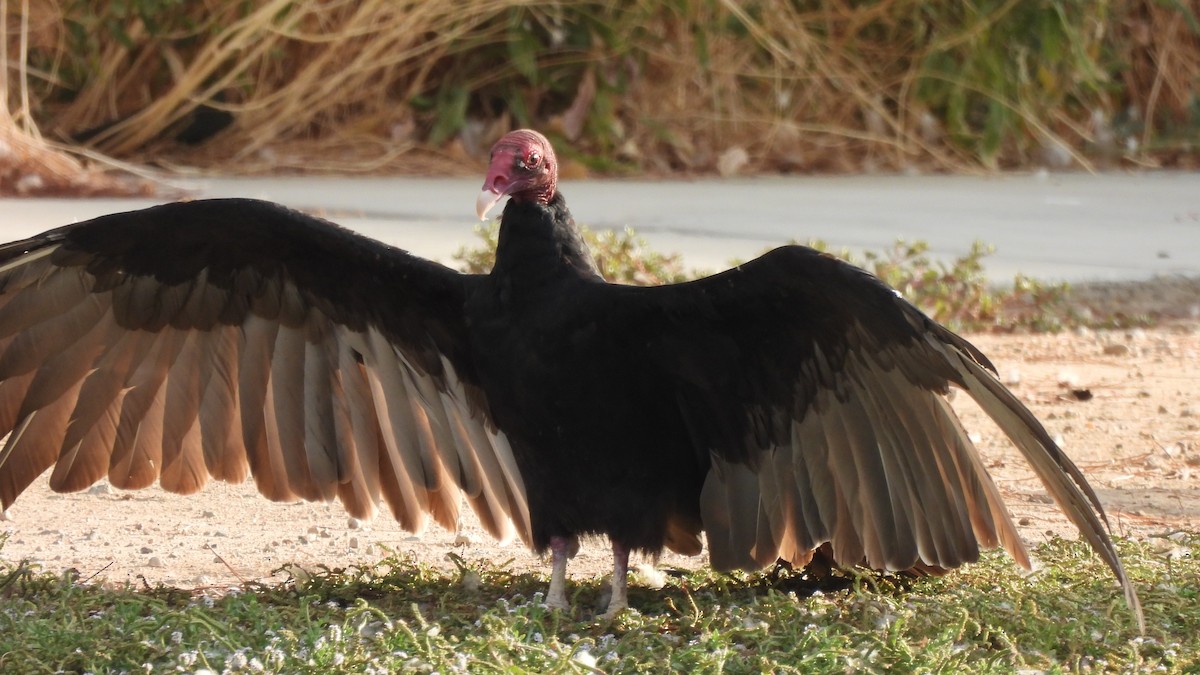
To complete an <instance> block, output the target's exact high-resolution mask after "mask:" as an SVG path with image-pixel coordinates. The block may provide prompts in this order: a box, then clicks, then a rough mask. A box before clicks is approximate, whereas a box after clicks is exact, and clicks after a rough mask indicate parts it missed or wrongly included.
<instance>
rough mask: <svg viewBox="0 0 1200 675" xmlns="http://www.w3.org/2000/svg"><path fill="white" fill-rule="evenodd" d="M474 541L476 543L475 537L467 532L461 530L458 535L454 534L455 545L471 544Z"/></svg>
mask: <svg viewBox="0 0 1200 675" xmlns="http://www.w3.org/2000/svg"><path fill="white" fill-rule="evenodd" d="M474 543H475V537H472V536H471V535H469V534H467V533H466V532H459V533H458V534H457V535H455V536H454V545H455V546H470V545H472V544H474Z"/></svg>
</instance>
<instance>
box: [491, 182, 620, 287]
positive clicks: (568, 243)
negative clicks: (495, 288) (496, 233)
mask: <svg viewBox="0 0 1200 675" xmlns="http://www.w3.org/2000/svg"><path fill="white" fill-rule="evenodd" d="M492 274H493V275H502V276H505V277H508V278H510V279H514V280H520V281H522V282H526V283H539V282H545V281H546V280H548V279H550V278H552V277H561V276H563V275H569V276H576V277H584V278H599V276H600V271H599V270H598V269H597V267H596V261H595V258H593V257H592V252H591V251H590V250H588V247H587V244H586V243H584V241H583V236H582V235H581V234H580V232H579V228H578V227H576V226H575V219H574V218H572V217H571V212H570V211H569V210H568V209H567V202H566V200H564V199H563V196H562V194H561V193H557V194H555V195H554V197H552V198H551V199H550V203H549V204H537V203H534V202H523V201H512V200H510V201H509V203H508V205H507V206H506V207H505V208H504V215H503V217H501V218H500V240H499V241H498V242H497V244H496V265H495V266H494V267H493V268H492Z"/></svg>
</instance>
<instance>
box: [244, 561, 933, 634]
mask: <svg viewBox="0 0 1200 675" xmlns="http://www.w3.org/2000/svg"><path fill="white" fill-rule="evenodd" d="M450 559H451V560H452V561H453V562H454V563H455V565H456V569H454V570H451V571H445V570H441V569H436V568H433V567H430V566H428V565H425V564H422V563H419V562H416V561H414V560H412V559H409V558H406V557H402V556H393V557H389V558H386V559H384V560H383V561H381V562H379V563H376V564H373V565H370V566H352V567H349V568H325V567H322V568H318V569H315V570H301V569H300V568H298V567H295V566H290V565H289V566H285V567H283V568H280V570H278V572H279V573H282V574H283V575H284V576H285V580H284V581H283V582H282V583H273V584H261V585H260V584H251V585H250V586H251V587H253V588H247V590H254V591H256V592H259V593H261V594H263V595H265V596H267V598H268V599H270V598H275V599H276V601H280V602H296V601H303V602H309V603H310V604H311V601H312V600H314V599H315V600H320V602H321V603H322V604H324V605H325V606H328V607H331V608H332V607H340V608H350V607H352V606H354V605H356V604H357V603H360V602H364V601H365V602H367V603H369V604H370V605H372V606H373V607H375V608H377V609H379V610H381V611H383V612H385V613H388V614H390V615H393V616H403V615H405V614H410V613H412V612H418V613H420V614H421V615H422V616H423V617H425V618H426V619H433V618H434V617H446V618H453V617H459V618H463V617H478V616H480V615H481V614H483V613H486V612H489V611H501V612H506V613H510V614H511V613H514V612H530V613H532V614H535V615H539V616H543V615H545V616H548V615H550V614H551V613H552V610H550V609H549V608H548V607H547V606H546V605H545V602H544V599H545V592H546V588H547V585H548V577H547V576H546V575H545V574H543V573H539V572H527V571H525V572H515V571H512V570H511V566H512V561H506V562H499V563H493V562H490V561H477V562H471V563H468V562H466V561H463V560H462V559H461V558H458V557H457V556H454V555H453V554H451V556H450ZM662 572H663V573H664V576H665V577H666V579H665V583H663V584H662V586H661V587H649V586H646V585H644V584H643V583H640V582H639V580H638V579H637V578H634V579H632V580H631V583H630V586H629V606H630V607H632V608H634V609H636V610H637V611H638V612H639V613H641V614H642V615H645V616H656V615H667V616H672V615H674V616H678V615H681V614H687V613H696V612H700V611H703V610H702V609H701V608H702V607H711V606H713V605H721V606H733V605H740V604H747V603H750V602H753V601H754V599H755V598H757V597H762V596H766V595H769V594H771V593H780V594H785V595H790V596H793V597H796V598H807V597H809V596H812V595H816V594H838V593H843V592H851V591H853V590H854V589H860V588H861V589H869V590H870V591H871V592H878V593H884V594H889V593H903V592H905V590H906V589H907V588H908V585H909V581H910V580H907V579H904V578H900V577H879V576H876V575H871V574H864V573H859V572H856V571H853V570H849V571H847V570H807V569H805V570H792V569H791V568H790V567H789V566H787V565H784V564H780V565H776V566H775V567H774V568H772V569H769V570H766V571H764V572H758V573H741V572H739V573H732V574H724V573H718V572H715V571H713V570H710V569H700V570H687V569H675V568H666V569H663V570H662ZM609 592H610V591H609V579H607V578H590V579H572V580H571V581H569V582H568V586H567V593H568V599H569V601H570V604H571V609H570V610H569V611H568V612H566V613H565V615H560V616H559V617H558V618H559V619H561V620H562V625H572V626H576V627H577V626H578V625H579V624H580V623H583V624H588V623H593V624H594V623H598V622H599V623H607V622H608V620H607V619H605V618H604V616H603V615H604V611H605V607H606V605H607V603H608V598H609ZM472 620H474V619H472Z"/></svg>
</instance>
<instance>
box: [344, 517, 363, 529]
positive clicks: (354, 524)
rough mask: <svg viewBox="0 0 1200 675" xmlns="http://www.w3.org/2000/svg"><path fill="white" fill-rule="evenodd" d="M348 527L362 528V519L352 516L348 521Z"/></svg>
mask: <svg viewBox="0 0 1200 675" xmlns="http://www.w3.org/2000/svg"><path fill="white" fill-rule="evenodd" d="M346 528H347V529H351V530H357V529H360V528H362V521H361V520H359V519H358V518H351V519H349V520H347V521H346Z"/></svg>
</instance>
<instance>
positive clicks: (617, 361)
mask: <svg viewBox="0 0 1200 675" xmlns="http://www.w3.org/2000/svg"><path fill="white" fill-rule="evenodd" d="M556 177H557V176H556V166H555V159H554V153H553V149H552V148H551V147H550V145H549V143H548V142H546V140H545V139H544V138H543V137H541V136H540V135H538V134H536V133H534V132H529V131H519V132H513V133H512V134H509V135H508V136H506V137H505V138H504V139H501V141H500V142H499V143H497V145H496V147H495V148H494V150H493V154H492V163H491V167H490V170H489V173H488V177H487V179H486V181H485V184H484V191H483V193H482V194H481V195H480V198H479V200H478V202H477V208H478V210H479V211H480V214H481V216H482V215H483V214H484V213H486V211H487V210H488V209H489V208H490V207H491V206H492V205H494V204H495V203H496V202H497V201H498V200H499V199H500V198H502V197H503V196H506V195H507V196H510V197H511V199H510V201H509V203H508V205H507V206H506V208H505V210H504V215H503V217H502V220H501V232H500V240H499V245H498V249H497V254H496V264H495V268H494V269H493V270H492V272H491V273H490V274H487V275H467V274H460V273H458V272H455V271H453V270H450V269H448V268H446V267H443V266H441V265H437V264H435V263H432V262H428V261H425V260H422V259H420V258H418V257H415V256H413V255H410V254H408V253H406V252H404V251H401V250H398V249H394V248H390V247H387V246H384V245H382V244H380V243H378V242H375V241H372V240H369V239H366V238H364V237H361V236H358V235H356V234H353V233H350V232H348V231H345V230H342V229H340V228H338V227H336V226H334V225H332V224H330V223H327V222H324V221H321V220H318V219H315V218H311V217H309V216H305V215H302V214H299V213H296V212H293V211H290V210H287V209H284V208H282V207H279V206H277V205H273V204H268V203H264V202H257V201H250V200H217V201H198V202H188V203H179V204H170V205H165V206H160V207H155V208H152V209H147V210H143V211H136V212H132V213H124V214H116V215H111V216H105V217H102V218H97V219H95V220H92V221H88V222H85V223H79V224H76V225H71V226H67V227H64V228H60V229H57V230H53V231H50V232H47V233H44V234H42V235H39V236H37V237H33V238H31V239H28V240H25V241H21V242H15V243H12V244H8V245H6V246H3V247H0V430H3V431H6V432H7V431H10V430H11V431H12V434H11V435H10V437H9V440H8V442H7V444H6V445H5V447H4V449H3V450H2V451H0V501H2V502H3V505H4V506H5V507H7V506H8V505H9V504H11V503H12V501H13V500H14V499H15V498H16V497H17V496H18V495H19V494H20V492H21V491H22V490H23V489H24V488H25V487H27V486H28V484H29V483H30V482H31V481H32V480H33V479H34V478H36V477H37V476H38V475H39V474H41V473H42V472H43V471H45V470H46V469H48V468H50V467H52V466H53V467H54V469H53V474H52V476H51V485H52V487H54V488H55V489H57V490H78V489H82V488H85V487H87V486H88V485H90V484H91V483H93V482H94V481H96V480H98V479H99V478H101V477H103V476H105V475H107V476H108V477H109V479H110V480H111V481H112V482H113V484H114V485H116V486H118V487H128V488H136V487H143V486H145V485H149V484H151V483H153V482H154V481H155V480H159V481H161V483H162V484H163V486H164V487H165V488H167V489H169V490H174V491H177V492H185V493H186V492H194V491H196V490H198V489H200V487H201V486H202V485H203V483H204V482H205V480H206V479H207V477H208V476H210V475H211V476H214V477H217V478H220V479H224V480H240V479H242V478H244V477H245V476H246V475H247V474H249V475H252V476H253V477H254V480H255V481H256V483H257V485H258V487H259V489H260V491H262V492H263V493H264V494H265V495H266V496H268V497H270V498H272V499H280V500H286V499H310V500H329V499H333V498H340V499H341V501H342V502H343V503H344V504H345V506H346V508H347V510H349V511H350V512H351V513H352V514H354V515H356V516H360V517H362V516H368V515H371V514H372V513H373V511H374V509H375V507H376V505H377V504H379V503H386V504H387V505H388V507H389V508H390V509H391V511H392V513H393V515H395V517H396V518H397V519H398V520H399V521H400V522H401V524H402V525H403V526H404V527H406V528H408V529H410V530H417V529H419V528H421V527H422V526H423V524H424V522H425V520H426V518H427V517H432V518H433V519H434V520H436V521H437V522H439V523H440V524H442V525H444V526H446V527H453V526H454V524H455V522H456V521H457V518H458V514H459V507H460V502H461V501H462V500H463V499H464V498H465V499H466V500H467V502H468V503H469V504H470V505H471V507H472V508H473V509H474V510H475V512H476V513H478V514H479V516H480V518H481V520H482V521H483V523H484V525H485V527H486V528H487V529H488V530H489V531H490V532H491V533H492V534H494V535H495V536H497V537H502V538H503V537H507V536H512V535H517V536H520V537H521V538H522V539H523V540H524V541H525V542H526V543H527V544H529V545H530V546H531V547H533V548H534V549H536V550H539V551H544V550H547V549H548V550H550V551H551V552H552V553H553V557H554V573H553V574H552V577H551V589H550V594H549V596H548V601H549V602H550V604H552V605H554V606H559V607H565V606H566V597H565V586H564V583H565V568H566V561H567V557H568V556H569V555H571V553H572V551H573V549H574V548H575V547H576V546H577V545H578V538H579V537H580V536H583V535H589V534H600V535H607V536H608V537H609V538H610V539H611V540H612V542H613V551H614V558H615V573H616V574H615V575H614V594H613V600H612V603H611V604H610V608H609V611H610V613H611V612H615V611H617V610H619V609H620V608H621V607H623V606H624V603H625V586H624V584H625V581H624V579H625V569H626V565H627V560H628V555H629V553H630V551H634V550H639V551H645V552H648V553H651V554H655V553H658V552H660V551H661V550H662V549H664V548H671V549H673V550H676V551H680V552H683V553H689V554H695V553H699V552H700V551H701V548H702V545H703V543H704V542H705V541H706V542H707V545H708V548H709V552H710V556H711V561H712V564H713V565H714V566H715V567H717V568H719V569H734V568H743V569H759V568H762V567H764V566H766V565H769V564H772V563H773V562H775V561H776V560H777V559H780V558H782V559H785V560H787V561H789V562H791V563H793V564H797V565H804V564H807V563H809V562H810V561H811V560H812V558H813V555H814V551H816V550H817V549H822V550H824V551H826V552H827V553H826V554H827V555H828V556H829V557H831V558H832V559H833V561H834V562H836V563H837V564H841V565H856V564H863V565H868V566H870V567H874V568H878V569H886V570H935V571H936V570H941V569H948V568H952V567H956V566H958V565H960V564H963V563H965V562H970V561H973V560H975V559H976V558H977V557H978V553H979V550H980V548H981V547H990V546H996V545H1003V546H1004V547H1005V548H1006V549H1008V550H1009V551H1010V552H1011V553H1012V555H1013V556H1014V557H1015V558H1016V559H1017V560H1018V561H1019V562H1020V563H1022V564H1024V565H1028V564H1029V561H1028V558H1027V555H1026V553H1025V549H1024V546H1023V544H1022V542H1021V540H1020V538H1019V537H1018V535H1017V533H1016V531H1015V528H1014V527H1013V524H1012V522H1011V519H1010V517H1009V515H1008V513H1007V511H1006V509H1005V507H1004V505H1003V503H1002V502H1001V500H1000V497H999V494H998V493H997V491H996V489H995V486H994V485H993V484H992V482H991V479H990V478H989V477H988V475H987V472H986V470H985V469H984V467H983V464H982V461H981V460H980V457H979V455H978V453H977V451H976V449H975V448H974V446H973V444H972V443H971V442H970V440H969V439H968V438H967V435H966V432H965V431H964V430H963V429H962V427H961V425H960V424H959V422H958V419H957V417H956V416H955V414H954V412H953V411H952V410H951V409H950V407H949V405H948V404H947V403H946V400H945V398H944V396H943V395H944V394H945V393H947V392H948V391H949V389H950V388H951V387H957V388H959V389H963V390H965V391H966V392H967V393H968V394H970V395H971V396H972V397H974V398H975V399H976V400H977V401H978V402H979V403H980V405H981V407H982V408H983V410H984V411H985V412H987V413H988V414H989V415H991V416H992V417H993V418H994V419H995V420H996V421H997V423H998V424H999V426H1000V428H1001V429H1002V430H1003V431H1004V432H1005V433H1006V434H1008V435H1009V436H1010V438H1012V440H1013V442H1014V443H1015V444H1016V445H1017V447H1018V448H1020V450H1021V451H1022V452H1023V453H1024V454H1025V456H1026V457H1027V458H1028V459H1029V460H1030V462H1031V464H1032V465H1033V467H1034V469H1035V470H1036V471H1037V473H1038V475H1039V476H1040V477H1041V478H1042V480H1043V481H1044V482H1045V484H1046V486H1047V489H1048V490H1049V492H1050V493H1051V494H1052V495H1053V496H1054V497H1055V499H1056V500H1057V501H1058V502H1059V504H1060V505H1061V506H1062V507H1063V509H1064V511H1065V512H1066V514H1067V515H1068V516H1069V517H1070V518H1071V519H1072V520H1073V521H1074V522H1075V523H1076V525H1078V526H1079V528H1080V530H1081V532H1082V533H1083V535H1084V536H1085V538H1086V539H1087V540H1088V541H1089V543H1090V544H1091V545H1092V547H1093V548H1094V549H1095V550H1096V551H1097V553H1098V554H1099V555H1100V556H1101V557H1102V558H1103V559H1104V560H1105V561H1106V562H1107V563H1108V565H1109V566H1110V567H1111V568H1112V570H1113V572H1114V574H1115V575H1116V576H1117V578H1118V580H1119V581H1120V582H1121V584H1122V585H1123V587H1124V589H1125V594H1126V597H1127V599H1128V600H1129V602H1130V604H1131V606H1133V607H1134V608H1135V611H1138V610H1137V607H1138V605H1137V596H1136V593H1135V592H1134V590H1133V588H1132V586H1131V585H1130V584H1129V582H1128V580H1127V579H1126V577H1125V573H1124V571H1123V569H1122V567H1121V563H1120V561H1119V559H1118V558H1117V555H1116V552H1115V549H1114V547H1113V544H1112V542H1111V540H1110V538H1109V535H1108V531H1107V525H1106V523H1105V522H1104V512H1103V510H1102V508H1101V506H1100V504H1099V501H1098V500H1097V498H1096V495H1095V493H1094V492H1093V491H1092V489H1091V488H1090V487H1089V486H1088V484H1087V482H1086V480H1085V479H1084V477H1083V475H1082V474H1081V473H1080V472H1079V470H1078V469H1077V468H1076V467H1075V466H1074V464H1072V463H1071V461H1070V460H1069V459H1068V458H1067V457H1066V456H1065V455H1064V454H1063V453H1062V451H1061V450H1060V449H1059V448H1058V447H1057V446H1056V445H1055V444H1054V442H1053V441H1052V440H1051V439H1050V438H1049V436H1048V435H1047V433H1046V431H1045V429H1044V428H1043V427H1042V426H1041V425H1040V424H1039V423H1038V422H1037V420H1036V419H1035V418H1034V417H1033V415H1032V414H1031V413H1030V412H1029V411H1028V410H1027V409H1026V408H1025V407H1024V406H1023V405H1021V403H1020V402H1019V401H1017V400H1016V398H1014V397H1013V395H1012V394H1011V393H1010V392H1008V391H1007V390H1006V389H1005V388H1004V387H1003V386H1002V385H1001V384H1000V383H999V382H998V381H997V380H996V378H995V377H994V372H993V368H992V366H991V364H990V363H989V362H988V361H987V359H986V358H985V357H984V356H983V355H982V354H981V353H980V352H979V351H978V350H977V349H975V348H974V347H973V346H971V345H970V344H969V343H968V342H966V341H965V340H963V339H962V338H960V337H958V336H957V335H955V334H953V333H951V332H950V331H948V330H946V329H945V328H943V327H942V326H940V325H938V324H936V323H935V322H933V321H932V320H930V319H929V318H927V317H926V316H925V315H923V314H922V313H921V312H919V311H918V310H917V309H915V308H914V307H913V306H912V305H910V304H908V303H907V302H905V301H904V300H903V299H901V298H900V297H898V296H897V294H896V293H895V292H894V291H892V290H891V289H890V288H888V287H887V286H886V285H884V284H883V283H881V282H880V281H879V280H877V279H875V278H874V277H872V276H871V275H869V274H867V273H866V272H863V271H862V270H859V269H857V268H855V267H852V266H850V265H848V264H846V263H844V262H841V261H839V260H837V259H835V258H833V257H830V256H828V255H825V254H821V253H819V252H817V251H814V250H811V249H808V248H804V247H799V246H788V247H784V248H780V249H776V250H775V251H772V252H770V253H768V254H766V255H764V256H762V257H760V258H758V259H756V260H753V261H751V262H749V263H746V264H744V265H741V266H739V267H737V268H735V269H732V270H728V271H726V272H723V273H721V274H717V275H715V276H712V277H708V278H705V279H700V280H697V281H693V282H689V283H684V284H677V285H669V286H659V287H649V288H639V287H631V286H620V285H613V284H608V283H605V282H604V281H603V280H602V279H600V277H599V274H598V273H597V271H596V268H595V265H594V262H593V260H592V258H591V255H590V254H589V252H588V251H587V248H586V246H585V245H584V243H583V241H582V239H581V238H580V236H579V233H578V230H577V229H576V228H575V225H574V222H573V220H572V218H571V215H570V213H569V211H568V209H567V206H566V202H565V199H564V197H563V196H562V194H561V193H559V192H558V190H557V184H556ZM702 535H703V538H702ZM1138 613H1139V616H1140V611H1138Z"/></svg>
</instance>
